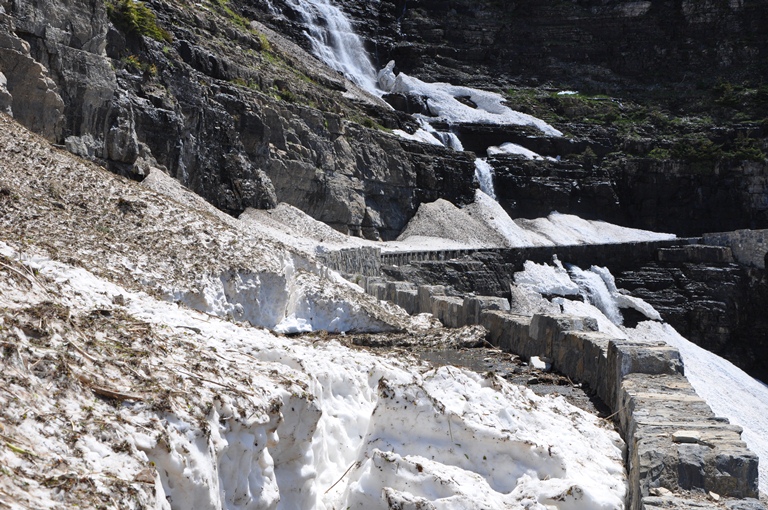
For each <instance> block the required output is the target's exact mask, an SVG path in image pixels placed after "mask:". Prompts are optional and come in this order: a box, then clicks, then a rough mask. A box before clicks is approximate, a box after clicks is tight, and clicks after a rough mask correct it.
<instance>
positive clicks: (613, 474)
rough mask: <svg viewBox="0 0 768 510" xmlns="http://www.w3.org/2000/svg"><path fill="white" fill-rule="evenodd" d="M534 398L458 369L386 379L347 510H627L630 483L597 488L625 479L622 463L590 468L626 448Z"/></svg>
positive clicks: (345, 497)
mask: <svg viewBox="0 0 768 510" xmlns="http://www.w3.org/2000/svg"><path fill="white" fill-rule="evenodd" d="M533 398H534V397H533V395H532V393H531V392H530V391H529V390H525V389H522V388H519V387H512V386H509V385H507V384H502V383H500V380H499V379H496V378H495V376H493V377H491V378H489V379H483V378H482V377H480V376H478V375H477V374H472V373H468V372H463V371H460V370H458V369H455V368H453V367H441V368H439V369H437V370H431V371H429V372H427V373H425V374H424V375H423V376H421V377H419V378H416V380H415V381H413V382H409V383H404V384H403V383H401V384H397V383H393V382H390V381H382V382H381V383H380V384H379V401H378V403H377V405H376V408H375V409H374V411H373V418H372V421H371V426H370V427H369V429H368V432H367V437H366V438H365V439H366V441H365V442H364V443H363V444H364V449H363V451H362V452H361V456H360V457H359V461H358V463H357V464H356V465H355V468H354V471H353V472H351V473H350V474H351V476H352V477H353V479H354V481H353V482H352V483H350V484H349V485H348V486H347V488H346V491H345V492H344V493H343V494H342V497H341V500H340V507H341V508H360V509H368V508H378V507H380V506H381V505H382V504H383V503H384V501H386V507H387V508H392V507H393V506H394V507H402V506H405V507H409V506H410V505H414V507H419V506H418V505H425V506H426V505H429V508H438V509H439V508H446V509H447V508H509V507H510V506H512V507H527V508H541V509H543V508H545V505H546V508H592V509H599V508H605V509H608V508H611V509H614V508H621V507H622V505H623V496H624V491H625V488H624V486H623V484H622V483H618V484H611V483H609V484H604V483H598V482H597V481H598V480H600V479H606V480H608V479H610V480H616V479H617V477H621V476H623V475H622V473H621V472H620V471H617V470H616V465H615V463H613V462H611V461H607V458H606V459H605V460H598V461H597V462H591V461H588V459H590V458H591V457H593V455H592V453H591V450H592V448H594V450H595V451H596V452H600V453H599V454H598V455H599V456H602V455H604V454H605V452H613V453H614V454H619V452H620V450H619V448H618V447H617V444H616V443H614V442H613V441H610V440H606V439H608V438H607V437H606V436H605V435H604V434H602V433H600V432H598V431H595V430H594V429H592V428H591V427H590V426H588V427H587V428H585V429H584V432H583V433H581V432H580V433H576V434H573V431H575V430H580V429H581V426H582V425H581V424H582V423H584V424H585V425H586V424H587V423H589V422H590V421H591V418H590V417H589V416H588V415H586V414H584V413H582V412H577V413H574V414H569V415H568V416H566V415H564V414H563V415H561V414H560V409H559V406H560V405H563V404H564V402H563V401H562V400H559V399H557V400H555V401H553V402H552V404H554V405H552V406H540V405H539V403H538V402H536V403H534V402H535V401H534V400H532V399H533ZM510 404H511V405H510ZM582 420H585V421H584V422H582ZM588 429H589V430H590V431H587V430H588ZM403 432H405V433H403ZM595 432H598V433H595ZM593 434H594V436H593ZM585 436H587V437H589V438H590V439H589V441H588V442H587V443H584V442H583V440H584V439H585ZM470 444H471V445H472V446H471V448H467V445H470ZM587 465H588V466H587ZM382 500H384V501H382Z"/></svg>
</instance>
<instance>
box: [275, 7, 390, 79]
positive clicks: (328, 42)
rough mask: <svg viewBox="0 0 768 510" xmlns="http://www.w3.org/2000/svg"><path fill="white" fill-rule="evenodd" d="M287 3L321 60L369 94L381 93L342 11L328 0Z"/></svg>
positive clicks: (361, 43) (372, 68)
mask: <svg viewBox="0 0 768 510" xmlns="http://www.w3.org/2000/svg"><path fill="white" fill-rule="evenodd" d="M286 4H287V5H288V6H290V7H291V8H292V9H294V10H295V11H296V12H297V13H299V14H300V15H301V17H302V18H303V20H304V23H306V26H307V29H306V30H305V32H304V33H305V34H306V35H307V38H308V39H309V40H310V42H311V43H312V50H313V52H314V53H315V55H316V56H317V57H318V58H319V59H320V60H322V61H323V62H325V63H326V64H328V65H329V66H330V67H332V68H333V69H335V70H337V71H339V72H340V73H343V74H344V76H346V77H347V78H349V79H350V80H352V81H353V82H355V83H356V84H357V85H359V86H360V87H362V88H363V89H365V90H367V91H368V92H371V93H374V94H380V93H381V92H380V91H379V90H378V88H377V87H376V71H375V69H374V67H373V64H371V60H370V59H369V58H368V53H367V52H366V51H365V48H364V46H363V41H362V39H360V37H359V36H358V35H357V34H356V33H355V31H354V29H353V28H352V25H351V24H350V23H349V20H348V19H347V17H346V15H345V14H344V12H343V11H342V10H341V9H339V8H338V7H336V6H335V5H333V4H331V2H330V0H287V1H286Z"/></svg>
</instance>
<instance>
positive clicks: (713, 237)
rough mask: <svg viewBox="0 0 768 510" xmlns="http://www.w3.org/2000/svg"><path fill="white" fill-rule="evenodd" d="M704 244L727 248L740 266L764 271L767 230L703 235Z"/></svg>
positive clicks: (767, 243) (767, 239)
mask: <svg viewBox="0 0 768 510" xmlns="http://www.w3.org/2000/svg"><path fill="white" fill-rule="evenodd" d="M703 239H704V243H705V244H711V245H716V246H727V247H729V248H730V249H731V251H732V252H733V257H734V258H735V259H736V261H737V262H738V263H740V264H744V265H747V266H752V267H757V268H760V269H765V259H766V257H767V256H768V230H736V231H735V232H718V233H715V234H704V236H703Z"/></svg>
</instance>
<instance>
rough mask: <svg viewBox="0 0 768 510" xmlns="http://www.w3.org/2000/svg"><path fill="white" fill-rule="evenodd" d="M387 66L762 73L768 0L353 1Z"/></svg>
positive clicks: (432, 76)
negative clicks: (391, 61) (392, 62)
mask: <svg viewBox="0 0 768 510" xmlns="http://www.w3.org/2000/svg"><path fill="white" fill-rule="evenodd" d="M343 3H344V5H345V8H346V9H347V10H348V11H349V12H350V13H352V14H354V15H355V17H356V18H357V19H360V20H364V19H366V18H364V17H363V14H364V15H365V16H366V17H367V19H369V20H371V21H369V22H367V23H366V22H363V21H361V27H363V28H362V29H363V30H365V32H366V35H367V37H369V38H370V39H371V40H373V41H375V42H376V50H377V56H379V57H380V59H381V60H380V64H382V65H383V64H384V63H386V61H387V60H389V59H395V60H396V61H397V63H398V66H399V67H400V69H402V70H404V71H405V72H407V73H409V74H413V75H416V76H419V77H421V78H425V79H429V80H431V81H450V82H452V83H457V82H458V83H464V84H467V83H474V84H476V85H480V86H486V87H487V86H488V85H489V84H494V85H496V86H504V85H506V84H508V83H511V82H515V81H518V82H520V81H522V82H528V83H533V84H537V83H540V82H542V81H546V80H553V81H554V82H556V83H564V84H569V85H570V86H574V87H579V88H583V87H586V86H588V85H598V86H600V87H611V86H612V85H620V86H621V87H622V88H623V89H626V88H627V87H628V86H632V84H633V83H635V82H640V83H641V84H660V83H674V82H680V81H681V80H686V81H694V82H695V81H696V80H704V81H708V80H716V79H717V78H718V77H724V78H727V79H730V80H732V81H740V80H744V79H753V80H757V81H759V80H760V77H762V76H765V73H766V72H767V71H768V64H767V62H768V58H766V56H767V55H768V41H766V40H765V38H764V37H761V34H763V33H765V31H766V30H768V17H766V2H764V1H756V2H744V1H742V0H734V1H729V2H725V1H713V0H707V1H694V0H675V1H672V2H651V1H615V0H578V1H573V2H557V1H536V0H522V1H516V2H498V1H492V0H486V1H481V2H473V1H469V0H450V1H437V0H416V1H408V2H406V1H404V0H383V1H382V2H379V3H377V5H376V6H369V5H366V6H364V7H362V6H359V5H356V4H357V2H352V1H344V2H343Z"/></svg>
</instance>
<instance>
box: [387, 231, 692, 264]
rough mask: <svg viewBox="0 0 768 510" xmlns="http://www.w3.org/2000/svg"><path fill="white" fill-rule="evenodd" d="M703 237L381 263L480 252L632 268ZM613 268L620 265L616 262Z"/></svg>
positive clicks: (411, 255) (398, 256)
mask: <svg viewBox="0 0 768 510" xmlns="http://www.w3.org/2000/svg"><path fill="white" fill-rule="evenodd" d="M700 242H701V239H700V238H678V239H669V240H665V241H646V242H637V243H615V244H576V245H561V246H532V247H525V248H493V249H476V250H437V251H411V252H397V253H382V254H381V264H382V265H385V266H387V265H389V266H404V265H407V264H410V263H412V262H424V261H443V260H451V259H457V258H462V257H469V256H472V255H475V254H480V253H496V254H499V255H500V256H501V258H502V259H503V260H504V261H505V262H508V263H511V264H512V265H513V266H514V267H515V268H516V270H520V269H522V267H523V263H524V262H525V261H526V260H531V261H533V262H539V263H544V262H551V261H552V256H553V255H557V256H558V257H560V258H561V259H562V260H567V261H568V262H570V263H572V264H576V265H583V264H589V265H591V264H597V265H607V264H608V263H609V262H611V261H613V262H618V264H619V265H631V264H634V263H636V262H647V261H649V260H655V259H656V256H657V252H658V251H659V249H662V248H674V247H684V246H688V245H696V244H698V243H700ZM613 265H616V264H615V263H614V264H613Z"/></svg>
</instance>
